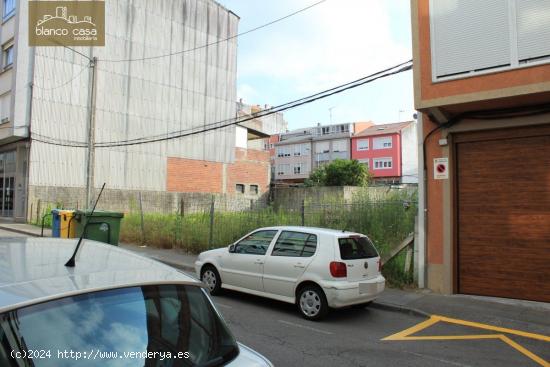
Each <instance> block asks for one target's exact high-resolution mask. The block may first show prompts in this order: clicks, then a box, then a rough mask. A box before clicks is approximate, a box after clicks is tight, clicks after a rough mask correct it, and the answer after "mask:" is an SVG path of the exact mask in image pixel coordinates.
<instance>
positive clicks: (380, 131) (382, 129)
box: [353, 121, 413, 138]
mask: <svg viewBox="0 0 550 367" xmlns="http://www.w3.org/2000/svg"><path fill="white" fill-rule="evenodd" d="M412 123H413V121H404V122H397V123H393V124H382V125H374V126H371V127H369V128H367V129H365V130H363V131H359V132H358V133H356V134H355V135H353V137H354V138H356V137H362V136H374V135H385V134H394V133H398V132H400V131H401V130H403V129H404V128H406V127H407V126H409V125H410V124H412Z"/></svg>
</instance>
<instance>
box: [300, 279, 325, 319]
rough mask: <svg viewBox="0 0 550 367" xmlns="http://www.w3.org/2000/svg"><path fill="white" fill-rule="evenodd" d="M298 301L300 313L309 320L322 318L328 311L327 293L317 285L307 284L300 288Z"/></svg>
mask: <svg viewBox="0 0 550 367" xmlns="http://www.w3.org/2000/svg"><path fill="white" fill-rule="evenodd" d="M297 303H298V308H299V310H300V313H301V314H302V316H303V317H305V318H306V319H308V320H312V321H317V320H321V319H322V318H324V317H325V316H326V315H327V313H328V303H327V298H326V297H325V293H324V292H323V290H322V289H321V288H319V287H316V286H311V285H307V286H305V287H303V288H302V289H300V291H299V292H298V302H297Z"/></svg>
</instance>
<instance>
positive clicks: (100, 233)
mask: <svg viewBox="0 0 550 367" xmlns="http://www.w3.org/2000/svg"><path fill="white" fill-rule="evenodd" d="M123 217H124V213H119V212H110V211H105V210H96V211H94V213H93V215H92V211H91V210H77V211H76V212H75V213H74V219H73V223H74V225H75V235H76V237H80V236H81V235H82V231H83V230H84V226H86V223H88V227H87V228H86V233H85V234H84V238H87V239H89V240H94V241H99V242H105V243H109V244H111V245H115V246H118V236H119V234H120V221H121V219H122V218H123ZM71 225H72V224H71Z"/></svg>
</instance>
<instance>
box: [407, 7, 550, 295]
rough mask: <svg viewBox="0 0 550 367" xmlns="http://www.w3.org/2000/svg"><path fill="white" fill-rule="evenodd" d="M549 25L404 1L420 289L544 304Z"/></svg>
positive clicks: (520, 16)
mask: <svg viewBox="0 0 550 367" xmlns="http://www.w3.org/2000/svg"><path fill="white" fill-rule="evenodd" d="M548 14H550V2H548V1H545V0H521V1H519V0H486V1H454V0H413V1H412V24H413V27H412V28H413V51H414V89H415V105H416V108H417V109H418V110H419V111H420V112H421V113H420V116H419V137H420V141H421V142H423V145H422V148H421V149H419V156H420V160H419V164H420V165H421V168H423V169H421V172H420V173H421V175H422V177H420V179H419V182H420V190H419V195H420V197H419V255H418V264H419V267H418V268H419V274H418V275H419V283H420V285H421V286H426V287H428V288H431V289H432V290H434V291H438V292H442V293H447V294H451V293H461V294H471V295H482V296H493V297H504V298H518V299H525V300H533V301H542V302H550V282H548V279H550V267H549V266H548V264H550V226H549V225H548V223H550V211H549V209H548V208H550V174H549V172H550V22H549V21H548Z"/></svg>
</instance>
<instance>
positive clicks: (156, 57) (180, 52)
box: [75, 0, 327, 62]
mask: <svg viewBox="0 0 550 367" xmlns="http://www.w3.org/2000/svg"><path fill="white" fill-rule="evenodd" d="M325 1H327V0H321V1H318V2H316V3H314V4H311V5H309V6H306V7H305V8H302V9H300V10H297V11H295V12H293V13H290V14H287V15H285V16H284V17H281V18H277V19H275V20H272V21H270V22H268V23H265V24H262V25H260V26H258V27H255V28H252V29H249V30H247V31H245V32H242V33H237V34H236V35H234V36H230V37H227V38H224V39H221V40H218V41H215V42H210V43H206V44H204V45H202V46H197V47H194V48H190V49H186V50H182V51H177V52H172V53H169V54H164V55H157V56H148V57H142V58H138V59H119V60H116V59H115V60H113V59H111V60H109V59H105V60H103V59H102V60H101V62H132V61H144V60H153V59H160V58H163V57H170V56H174V55H180V54H184V53H187V52H193V51H196V50H200V49H201V48H206V47H210V46H214V45H217V44H219V43H222V42H227V41H230V40H232V39H234V38H237V37H241V36H244V35H245V34H248V33H252V32H255V31H257V30H259V29H262V28H265V27H269V26H270V25H273V24H275V23H279V22H281V21H283V20H285V19H288V18H290V17H292V16H294V15H296V14H300V13H303V12H304V11H306V10H309V9H311V8H313V7H314V6H317V5H319V4H321V3H324V2H325ZM75 52H76V51H75Z"/></svg>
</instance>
